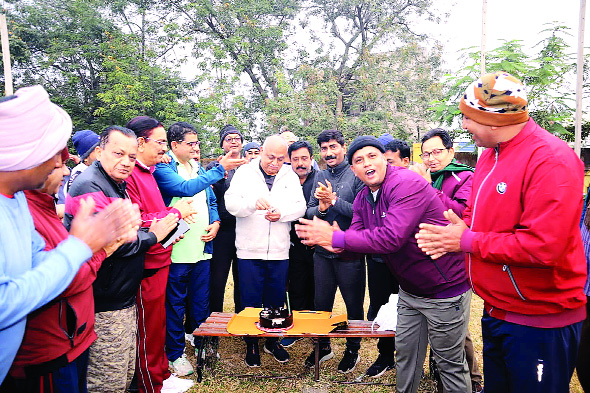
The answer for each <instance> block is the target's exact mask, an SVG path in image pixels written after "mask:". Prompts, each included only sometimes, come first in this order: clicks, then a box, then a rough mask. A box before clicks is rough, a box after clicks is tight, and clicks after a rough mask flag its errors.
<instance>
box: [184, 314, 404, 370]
mask: <svg viewBox="0 0 590 393" xmlns="http://www.w3.org/2000/svg"><path fill="white" fill-rule="evenodd" d="M233 316H234V314H233V313H221V312H214V313H211V316H209V318H207V320H206V321H205V322H204V323H202V324H201V326H199V327H198V328H197V329H196V330H195V331H194V332H193V335H194V336H204V337H235V336H238V335H235V334H230V333H229V332H228V331H227V324H228V323H229V321H230V320H231V318H232V317H233ZM372 324H373V322H371V321H357V320H349V321H348V326H347V327H346V328H343V329H341V330H335V331H333V332H330V333H328V334H313V333H305V334H297V335H294V334H285V333H284V332H281V333H267V332H264V333H262V334H258V335H256V336H255V337H309V338H311V339H313V342H314V346H315V380H316V381H319V379H320V362H319V360H320V359H319V357H320V341H319V338H320V337H328V338H336V337H343V338H349V337H395V332H393V331H382V332H379V331H377V330H376V329H377V328H378V327H379V325H377V324H375V328H374V329H371V325H372ZM252 337H254V336H252ZM204 341H205V340H201V345H200V346H199V351H198V354H197V381H198V382H201V380H202V378H203V377H202V375H203V359H202V354H203V350H204V348H205V344H204Z"/></svg>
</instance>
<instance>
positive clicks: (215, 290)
mask: <svg viewBox="0 0 590 393" xmlns="http://www.w3.org/2000/svg"><path fill="white" fill-rule="evenodd" d="M230 267H231V269H232V275H233V278H234V304H235V312H236V313H238V312H240V311H242V304H241V302H240V280H239V277H238V257H237V255H236V232H235V230H232V231H219V232H218V233H217V236H216V237H215V239H213V255H212V257H211V276H210V278H209V307H210V309H211V312H223V297H224V295H225V286H226V284H227V278H228V277H229V269H230Z"/></svg>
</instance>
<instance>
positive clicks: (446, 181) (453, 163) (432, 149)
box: [411, 128, 482, 392]
mask: <svg viewBox="0 0 590 393" xmlns="http://www.w3.org/2000/svg"><path fill="white" fill-rule="evenodd" d="M421 157H422V161H423V162H424V164H423V165H419V164H418V165H413V166H412V167H411V169H412V170H413V171H415V172H417V173H418V174H420V175H422V177H424V178H425V179H426V181H428V182H429V183H431V184H432V186H433V187H434V188H435V189H436V193H437V194H438V196H439V198H440V199H441V201H442V203H443V205H444V206H445V208H446V209H447V210H448V209H453V211H454V212H455V213H456V214H457V215H458V216H459V217H462V216H463V211H464V210H465V208H466V207H467V199H469V195H470V194H471V182H472V180H473V171H474V169H473V168H472V167H470V166H468V165H464V164H461V163H460V162H458V161H457V160H455V149H454V148H453V140H452V139H451V136H450V135H449V133H448V132H447V131H445V130H443V129H442V128H435V129H433V130H430V131H428V132H427V133H426V134H425V135H424V136H423V137H422V155H421ZM465 354H466V356H467V365H468V366H469V374H470V376H471V387H472V391H473V392H480V391H481V390H482V386H481V385H482V383H481V379H482V377H481V372H480V370H479V366H478V364H477V359H476V358H475V354H474V350H473V342H472V341H471V335H470V334H469V331H467V336H466V337H465ZM430 362H431V365H435V364H436V363H435V361H434V358H433V356H432V352H431V354H430ZM435 375H437V377H436V379H437V390H438V392H442V382H441V380H440V376H439V375H438V372H435Z"/></svg>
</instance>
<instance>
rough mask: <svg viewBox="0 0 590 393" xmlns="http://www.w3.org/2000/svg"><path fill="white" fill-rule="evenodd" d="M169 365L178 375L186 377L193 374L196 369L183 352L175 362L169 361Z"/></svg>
mask: <svg viewBox="0 0 590 393" xmlns="http://www.w3.org/2000/svg"><path fill="white" fill-rule="evenodd" d="M168 366H170V367H172V369H173V370H174V372H175V373H176V375H178V376H180V377H184V376H186V375H191V374H192V373H193V372H195V370H193V366H192V365H191V362H189V361H188V359H187V358H186V355H185V354H184V353H183V354H182V356H181V357H179V358H178V359H176V360H175V361H173V362H170V361H169V362H168Z"/></svg>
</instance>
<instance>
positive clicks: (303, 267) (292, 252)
mask: <svg viewBox="0 0 590 393" xmlns="http://www.w3.org/2000/svg"><path fill="white" fill-rule="evenodd" d="M287 290H288V291H289V301H290V303H291V308H292V309H293V310H313V309H314V308H313V307H314V303H313V302H314V294H315V288H314V274H313V248H311V247H308V246H305V245H303V244H301V243H295V244H294V245H292V246H291V248H290V249H289V281H288V284H287Z"/></svg>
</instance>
